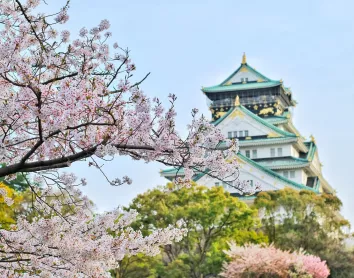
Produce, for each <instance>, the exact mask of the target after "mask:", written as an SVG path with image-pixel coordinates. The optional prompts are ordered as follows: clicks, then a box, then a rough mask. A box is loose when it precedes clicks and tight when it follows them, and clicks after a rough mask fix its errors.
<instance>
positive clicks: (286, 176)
mask: <svg viewBox="0 0 354 278" xmlns="http://www.w3.org/2000/svg"><path fill="white" fill-rule="evenodd" d="M283 176H284V177H285V178H289V177H290V178H291V179H293V178H295V171H284V172H283Z"/></svg>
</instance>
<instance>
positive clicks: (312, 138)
mask: <svg viewBox="0 0 354 278" xmlns="http://www.w3.org/2000/svg"><path fill="white" fill-rule="evenodd" d="M310 139H311V142H313V143H315V144H316V140H315V137H313V135H312V134H311V136H310Z"/></svg>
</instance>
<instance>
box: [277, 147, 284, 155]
mask: <svg viewBox="0 0 354 278" xmlns="http://www.w3.org/2000/svg"><path fill="white" fill-rule="evenodd" d="M278 156H283V149H282V148H278Z"/></svg>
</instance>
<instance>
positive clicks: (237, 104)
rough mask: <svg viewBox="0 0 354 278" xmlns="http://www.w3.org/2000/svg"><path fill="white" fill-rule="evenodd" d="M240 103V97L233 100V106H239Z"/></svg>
mask: <svg viewBox="0 0 354 278" xmlns="http://www.w3.org/2000/svg"><path fill="white" fill-rule="evenodd" d="M240 105H241V103H240V97H239V96H238V95H237V96H236V99H235V106H240Z"/></svg>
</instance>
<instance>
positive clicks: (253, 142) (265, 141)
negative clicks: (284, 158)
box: [218, 137, 298, 149]
mask: <svg viewBox="0 0 354 278" xmlns="http://www.w3.org/2000/svg"><path fill="white" fill-rule="evenodd" d="M297 141H298V138H297V137H273V138H272V137H270V138H261V139H248V140H239V141H238V143H239V146H240V147H248V146H261V145H276V144H284V143H295V142H297ZM218 148H220V149H225V148H227V146H226V143H225V142H222V143H220V144H219V145H218Z"/></svg>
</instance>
